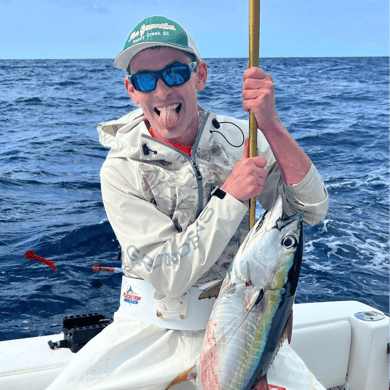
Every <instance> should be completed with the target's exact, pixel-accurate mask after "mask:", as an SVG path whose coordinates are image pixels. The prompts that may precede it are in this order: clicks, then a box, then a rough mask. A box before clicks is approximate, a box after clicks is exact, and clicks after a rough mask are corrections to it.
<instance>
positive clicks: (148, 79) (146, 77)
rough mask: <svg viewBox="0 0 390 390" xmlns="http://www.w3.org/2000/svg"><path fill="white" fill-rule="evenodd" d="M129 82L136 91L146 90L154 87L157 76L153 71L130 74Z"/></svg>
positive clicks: (151, 89)
mask: <svg viewBox="0 0 390 390" xmlns="http://www.w3.org/2000/svg"><path fill="white" fill-rule="evenodd" d="M131 82H132V84H133V85H134V88H135V89H136V90H137V91H141V92H148V91H153V89H155V88H156V82H157V77H156V75H155V74H153V73H140V74H135V75H133V76H131Z"/></svg>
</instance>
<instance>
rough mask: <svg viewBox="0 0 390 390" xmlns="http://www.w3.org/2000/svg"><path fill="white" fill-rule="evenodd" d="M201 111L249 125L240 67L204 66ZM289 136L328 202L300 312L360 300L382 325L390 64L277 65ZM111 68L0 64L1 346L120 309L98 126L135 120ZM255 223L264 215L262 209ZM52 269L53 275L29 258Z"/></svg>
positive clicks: (313, 234)
mask: <svg viewBox="0 0 390 390" xmlns="http://www.w3.org/2000/svg"><path fill="white" fill-rule="evenodd" d="M206 62H207V65H208V69H209V79H208V84H207V86H206V88H205V90H204V92H202V93H200V94H199V104H201V105H202V106H203V107H204V108H206V109H207V110H210V111H213V112H216V113H220V114H227V115H230V116H233V117H236V118H241V119H245V118H247V117H248V115H247V113H245V112H244V111H243V110H242V97H241V88H242V74H243V72H244V70H245V69H246V63H247V59H245V58H237V59H207V60H206ZM260 65H261V67H262V68H263V69H264V70H265V71H266V72H267V73H269V74H270V75H271V76H272V77H273V79H274V83H275V91H276V107H277V110H278V113H279V116H280V118H281V120H282V122H283V124H284V125H285V126H286V127H287V129H288V130H289V131H290V133H291V134H292V135H293V137H294V138H295V139H296V140H297V142H298V143H299V144H300V145H301V147H302V148H303V150H304V151H305V152H306V153H307V154H308V155H309V157H310V158H311V160H312V161H313V162H314V164H315V165H316V167H317V169H318V171H319V172H320V174H321V175H322V177H323V179H324V181H325V184H326V187H327V189H328V192H329V196H330V204H329V211H328V215H327V217H326V218H325V219H324V220H323V221H322V222H320V223H319V224H317V225H316V226H313V227H305V250H304V261H303V267H302V272H301V277H300V282H299V288H298V293H297V299H296V300H297V302H319V301H340V300H358V301H361V302H364V303H367V304H369V305H371V306H374V307H375V308H377V309H379V310H382V311H384V312H385V313H386V314H389V274H388V265H389V245H388V240H389V58H387V57H369V58H272V59H261V61H260ZM123 77H124V73H123V72H122V71H119V70H117V69H115V68H114V67H113V61H112V60H101V59H96V60H2V61H0V124H1V126H0V133H1V137H0V157H1V164H0V298H1V300H0V318H1V321H0V340H8V339H16V338H24V337H33V336H38V335H45V334H53V333H59V332H60V331H61V325H62V318H63V317H64V316H66V315H73V314H83V313H90V312H102V313H104V314H106V315H109V316H111V315H112V314H113V312H114V311H115V310H116V309H117V308H118V303H119V292H120V283H121V275H120V274H103V273H94V272H93V271H92V266H93V265H94V264H97V263H100V264H102V265H104V266H112V267H120V262H119V261H118V260H117V255H118V243H117V241H116V238H115V235H114V234H113V231H112V229H111V227H110V225H109V223H108V221H107V217H106V214H105V211H104V208H103V203H102V199H101V194H100V183H99V171H100V167H101V165H102V163H103V161H104V159H105V156H106V154H107V152H108V150H107V149H105V148H103V147H102V146H101V145H100V144H99V141H98V135H97V131H96V125H97V124H98V123H100V122H103V121H107V120H111V119H115V118H119V117H120V116H122V115H124V114H126V113H128V112H129V111H131V110H133V109H134V108H135V106H134V105H133V104H132V102H131V100H130V98H129V97H128V95H127V92H126V90H125V89H124V86H123ZM258 214H259V215H261V214H262V210H261V209H260V208H259V210H258ZM27 250H34V251H35V253H36V255H38V256H42V257H45V258H48V259H50V260H51V261H53V262H54V263H55V264H56V265H57V267H58V270H57V271H53V270H52V269H51V268H49V267H47V266H46V265H44V264H40V263H38V262H36V261H32V260H26V258H25V257H24V253H25V252H26V251H27Z"/></svg>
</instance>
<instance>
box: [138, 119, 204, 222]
mask: <svg viewBox="0 0 390 390" xmlns="http://www.w3.org/2000/svg"><path fill="white" fill-rule="evenodd" d="M209 115H210V113H209V112H208V113H207V114H206V115H205V117H204V118H203V122H202V125H201V127H200V128H199V132H198V135H197V137H196V139H195V142H194V146H193V147H192V153H191V157H188V155H187V154H185V153H184V152H182V151H181V150H179V149H176V148H175V147H173V146H171V145H168V144H166V143H165V142H162V141H160V140H158V139H156V138H153V137H151V136H149V135H147V134H142V135H141V136H142V137H145V138H148V139H150V140H152V141H154V142H158V143H160V144H162V145H164V146H166V147H168V148H170V149H173V150H174V151H176V152H178V153H180V154H182V155H183V156H185V158H186V159H188V160H189V161H190V163H191V165H192V169H193V170H194V173H195V177H196V181H197V184H198V210H197V212H196V217H195V219H196V218H198V217H199V214H200V213H201V212H202V209H203V183H202V174H201V173H200V170H199V165H198V163H197V162H196V160H195V151H196V148H197V147H198V144H199V141H200V137H201V136H202V133H203V129H204V127H205V126H206V122H207V119H208V117H209Z"/></svg>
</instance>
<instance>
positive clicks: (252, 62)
mask: <svg viewBox="0 0 390 390" xmlns="http://www.w3.org/2000/svg"><path fill="white" fill-rule="evenodd" d="M259 53H260V0H249V67H250V68H252V67H258V66H259ZM256 156H257V124H256V118H255V115H254V114H253V112H252V111H250V112H249V157H256ZM255 216H256V198H255V197H253V198H250V199H249V229H252V227H253V225H254V224H255Z"/></svg>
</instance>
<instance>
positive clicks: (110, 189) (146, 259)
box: [101, 160, 248, 298]
mask: <svg viewBox="0 0 390 390" xmlns="http://www.w3.org/2000/svg"><path fill="white" fill-rule="evenodd" d="M130 175H131V173H130ZM136 180H138V179H137V177H136V176H135V175H131V176H130V177H128V176H127V175H126V179H125V178H124V177H123V175H122V174H121V173H120V172H119V170H118V169H116V167H114V166H113V165H111V164H110V163H109V160H106V162H105V163H104V164H103V167H102V170H101V186H102V196H103V202H104V207H105V209H106V213H107V216H108V219H109V221H110V224H111V226H112V228H113V230H114V232H115V234H116V236H117V238H118V240H119V242H120V244H121V247H122V251H123V255H124V259H123V271H124V273H125V274H127V275H136V276H138V277H140V278H142V279H144V280H146V281H147V282H148V283H149V284H150V285H152V286H153V287H154V288H155V289H156V290H157V291H159V292H161V293H163V294H165V295H167V296H170V297H172V298H175V297H179V296H181V295H182V294H183V293H184V292H185V291H187V290H188V289H189V288H191V286H192V285H193V284H194V282H195V281H196V280H197V279H199V278H200V277H201V276H202V275H203V274H204V273H205V272H206V271H207V270H209V269H210V268H211V266H212V265H213V264H214V263H215V262H216V261H217V259H218V258H219V257H220V255H221V254H222V252H223V250H224V249H225V247H226V245H227V244H228V242H229V241H230V239H231V237H232V236H233V234H234V233H235V232H236V230H237V228H238V226H239V224H240V222H241V221H242V219H243V217H244V215H245V214H246V212H247V210H248V207H247V206H246V205H244V204H243V203H241V202H240V201H238V200H237V199H235V198H234V197H232V196H230V195H229V194H226V195H225V197H224V199H219V198H218V197H216V196H212V197H211V199H210V201H209V202H208V204H207V205H206V207H205V208H204V209H203V211H202V212H201V214H200V215H199V217H198V218H197V219H196V220H195V222H194V223H192V224H191V225H189V226H188V228H187V229H186V230H185V231H183V232H178V230H177V229H176V227H175V225H174V223H173V222H172V220H171V219H170V218H169V216H167V215H165V214H164V213H162V212H161V211H159V210H158V209H157V208H156V207H155V205H154V204H153V203H150V202H149V201H148V200H146V199H145V198H144V197H143V196H142V194H140V193H139V191H137V190H136V187H137V185H132V184H131V183H132V182H133V183H135V181H136Z"/></svg>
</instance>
